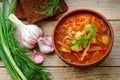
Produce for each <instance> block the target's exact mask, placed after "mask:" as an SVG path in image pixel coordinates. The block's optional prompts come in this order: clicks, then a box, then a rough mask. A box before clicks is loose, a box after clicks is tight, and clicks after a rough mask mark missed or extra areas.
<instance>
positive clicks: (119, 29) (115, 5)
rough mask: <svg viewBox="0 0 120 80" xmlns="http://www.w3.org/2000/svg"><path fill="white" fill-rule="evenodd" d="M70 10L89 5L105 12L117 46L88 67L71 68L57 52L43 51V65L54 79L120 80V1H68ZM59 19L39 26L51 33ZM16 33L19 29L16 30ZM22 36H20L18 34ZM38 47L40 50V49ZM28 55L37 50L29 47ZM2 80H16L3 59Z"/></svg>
mask: <svg viewBox="0 0 120 80" xmlns="http://www.w3.org/2000/svg"><path fill="white" fill-rule="evenodd" d="M65 1H66V3H67V4H68V6H69V11H71V10H74V9H78V8H88V9H93V10H96V11H98V12H100V13H102V14H103V15H104V16H106V17H107V19H108V20H109V21H110V23H111V24H112V27H113V29H114V36H115V38H114V45H113V48H112V51H111V52H110V55H109V56H108V57H107V59H106V60H105V61H104V62H102V63H101V64H100V65H98V66H96V67H92V68H88V69H81V68H75V67H71V66H69V65H67V64H65V63H64V62H63V61H62V60H61V59H59V58H58V56H57V55H56V54H50V55H47V54H42V55H43V56H44V57H45V61H44V63H43V66H44V67H45V68H46V69H47V71H49V72H51V74H52V75H51V78H52V80H120V0H65ZM55 23H56V21H42V22H40V24H39V26H40V27H41V28H42V30H43V31H44V36H48V35H49V36H51V35H52V30H53V28H54V25H55ZM16 35H19V32H17V31H16ZM18 39H20V36H19V37H18ZM37 50H38V49H37ZM27 54H28V56H30V57H31V58H32V57H33V52H32V51H29V50H28V53H27ZM0 80H12V78H11V77H10V74H9V72H8V71H7V69H6V68H5V66H4V64H3V63H2V61H0Z"/></svg>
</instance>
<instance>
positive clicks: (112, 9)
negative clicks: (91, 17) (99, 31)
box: [65, 0, 120, 19]
mask: <svg viewBox="0 0 120 80" xmlns="http://www.w3.org/2000/svg"><path fill="white" fill-rule="evenodd" d="M65 1H66V2H67V4H68V6H69V11H70V10H74V9H79V8H88V9H93V10H97V11H99V12H100V13H102V14H103V15H105V16H106V17H107V18H108V19H120V16H119V14H120V10H119V7H120V5H119V4H120V0H75V1H74V0H65Z"/></svg>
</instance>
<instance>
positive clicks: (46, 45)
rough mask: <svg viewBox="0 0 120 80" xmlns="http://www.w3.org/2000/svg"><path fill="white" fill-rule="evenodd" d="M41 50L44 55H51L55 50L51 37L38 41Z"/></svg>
mask: <svg viewBox="0 0 120 80" xmlns="http://www.w3.org/2000/svg"><path fill="white" fill-rule="evenodd" d="M38 44H39V48H40V51H41V52H42V53H50V52H52V51H53V50H54V48H53V46H52V38H51V37H43V38H42V37H41V38H39V40H38Z"/></svg>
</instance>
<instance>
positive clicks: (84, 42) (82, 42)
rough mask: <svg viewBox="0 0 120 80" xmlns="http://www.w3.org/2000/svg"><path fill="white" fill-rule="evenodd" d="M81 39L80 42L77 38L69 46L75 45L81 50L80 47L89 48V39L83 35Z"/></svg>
mask: <svg viewBox="0 0 120 80" xmlns="http://www.w3.org/2000/svg"><path fill="white" fill-rule="evenodd" d="M81 37H82V38H81V39H80V40H79V39H77V38H75V39H74V40H73V41H71V43H70V44H68V45H69V46H74V45H76V44H78V47H79V48H80V47H86V46H87V44H88V39H87V37H86V36H85V35H84V34H83V35H81Z"/></svg>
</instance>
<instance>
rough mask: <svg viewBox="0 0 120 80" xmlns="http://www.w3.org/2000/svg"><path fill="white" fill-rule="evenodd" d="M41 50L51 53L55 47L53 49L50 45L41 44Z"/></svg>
mask: <svg viewBox="0 0 120 80" xmlns="http://www.w3.org/2000/svg"><path fill="white" fill-rule="evenodd" d="M40 51H41V52H42V53H50V52H52V51H53V49H52V48H51V47H49V46H46V45H41V46H40Z"/></svg>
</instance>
